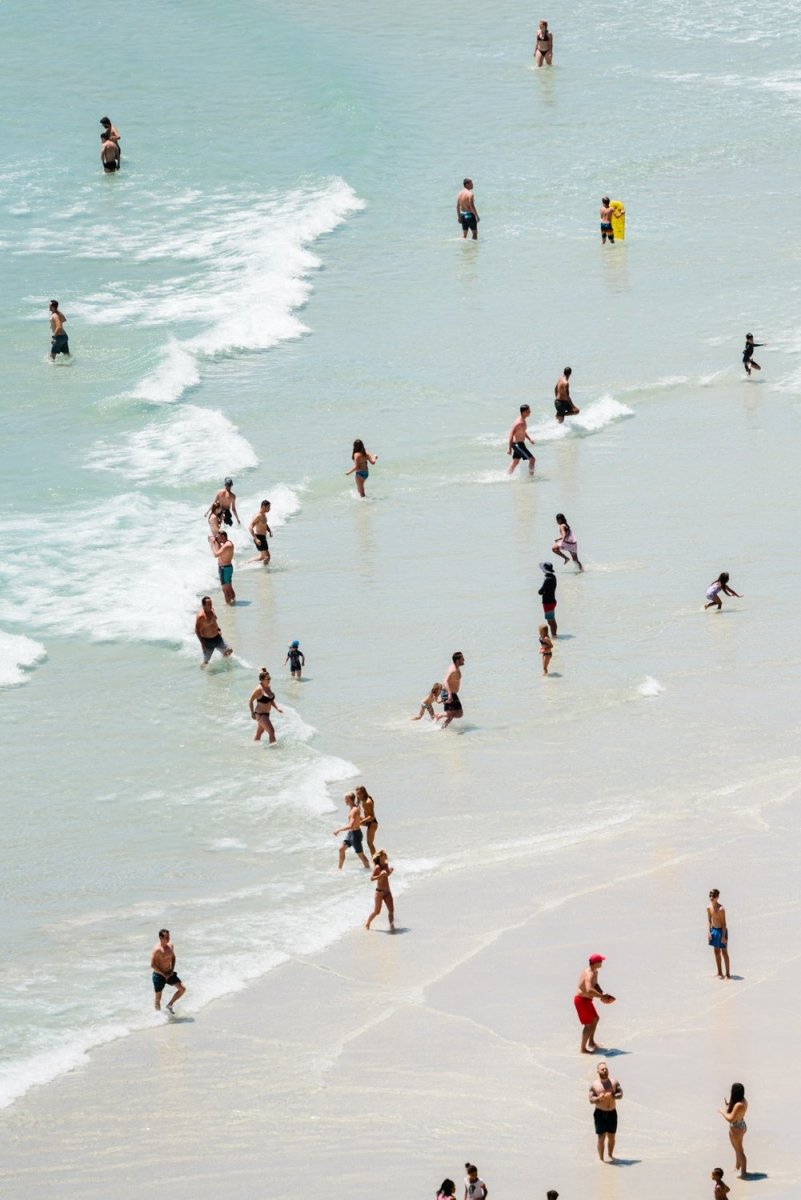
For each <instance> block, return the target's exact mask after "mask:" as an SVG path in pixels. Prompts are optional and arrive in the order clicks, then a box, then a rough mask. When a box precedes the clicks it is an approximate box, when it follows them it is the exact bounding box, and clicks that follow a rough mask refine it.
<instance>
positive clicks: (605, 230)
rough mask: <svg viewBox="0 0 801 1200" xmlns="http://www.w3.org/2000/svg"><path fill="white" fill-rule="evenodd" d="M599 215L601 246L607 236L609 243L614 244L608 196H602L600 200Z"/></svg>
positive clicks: (610, 205) (610, 206) (610, 204)
mask: <svg viewBox="0 0 801 1200" xmlns="http://www.w3.org/2000/svg"><path fill="white" fill-rule="evenodd" d="M600 217H601V245H602V246H604V245H606V241H607V238H608V239H609V245H610V246H614V244H615V234H614V231H613V229H612V203H611V201H610V199H609V197H608V196H604V198H603V200H602V201H601V210H600Z"/></svg>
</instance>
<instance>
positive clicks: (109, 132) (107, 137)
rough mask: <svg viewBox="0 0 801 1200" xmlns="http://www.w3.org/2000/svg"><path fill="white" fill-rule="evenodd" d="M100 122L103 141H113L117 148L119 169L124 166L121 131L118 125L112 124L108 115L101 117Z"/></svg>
mask: <svg viewBox="0 0 801 1200" xmlns="http://www.w3.org/2000/svg"><path fill="white" fill-rule="evenodd" d="M100 124H101V125H102V126H103V130H102V132H101V134H100V140H101V142H113V143H114V145H115V147H116V149H117V168H116V169H117V170H118V171H119V169H120V167H121V166H122V152H121V150H120V131H119V129H117V128H116V126H114V125H112V123H111V121H110V119H109V118H108V117H101V118H100Z"/></svg>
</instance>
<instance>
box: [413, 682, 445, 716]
mask: <svg viewBox="0 0 801 1200" xmlns="http://www.w3.org/2000/svg"><path fill="white" fill-rule="evenodd" d="M441 691H442V684H441V683H440V682H439V681H437V682H436V683H432V684H431V691H430V692H429V693H428V695H427V696H423V699H422V700H421V701H420V711H419V713H418V714H417V716H416V717H412V718H411V720H412V721H419V720H420V719H421V718H422V716H423V713H424V712H427V713H428V715H429V717H430V718H431V720H432V721H436V719H437V718H436V717H435V715H434V705H435V704H440V703H441V700H440V692H441Z"/></svg>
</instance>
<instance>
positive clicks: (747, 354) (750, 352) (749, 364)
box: [743, 333, 767, 375]
mask: <svg viewBox="0 0 801 1200" xmlns="http://www.w3.org/2000/svg"><path fill="white" fill-rule="evenodd" d="M766 345H767V342H755V341H754V335H753V333H747V334H746V335H745V347H744V349H743V366H744V367H745V373H746V375H750V374H751V371H752V370H754V371H761V370H762V368H761V367H760V365H759V363H758V362H754V351H755V350H756V349H758V348H759V347H760V346H766Z"/></svg>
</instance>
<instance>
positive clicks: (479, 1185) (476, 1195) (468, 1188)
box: [464, 1163, 489, 1200]
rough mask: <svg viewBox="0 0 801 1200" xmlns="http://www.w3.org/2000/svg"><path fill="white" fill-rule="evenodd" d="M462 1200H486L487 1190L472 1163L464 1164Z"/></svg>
mask: <svg viewBox="0 0 801 1200" xmlns="http://www.w3.org/2000/svg"><path fill="white" fill-rule="evenodd" d="M464 1169H465V1172H466V1174H465V1180H464V1200H486V1197H487V1196H488V1195H489V1188H488V1187H487V1185H486V1183H485V1182H484V1180H483V1179H479V1177H478V1167H476V1166H474V1165H473V1163H465V1164H464Z"/></svg>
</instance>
